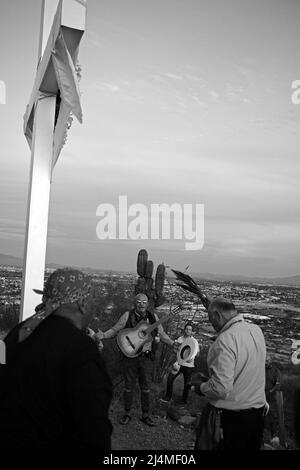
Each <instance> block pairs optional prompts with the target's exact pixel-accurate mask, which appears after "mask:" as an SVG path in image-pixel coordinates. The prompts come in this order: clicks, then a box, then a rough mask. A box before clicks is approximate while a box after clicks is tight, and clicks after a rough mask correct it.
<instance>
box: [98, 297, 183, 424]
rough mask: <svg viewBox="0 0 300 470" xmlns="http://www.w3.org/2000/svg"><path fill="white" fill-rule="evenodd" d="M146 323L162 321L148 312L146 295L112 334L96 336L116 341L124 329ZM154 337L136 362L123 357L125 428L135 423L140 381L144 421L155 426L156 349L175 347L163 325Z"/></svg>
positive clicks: (115, 326)
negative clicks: (152, 398) (152, 387)
mask: <svg viewBox="0 0 300 470" xmlns="http://www.w3.org/2000/svg"><path fill="white" fill-rule="evenodd" d="M142 320H144V321H146V322H148V323H149V324H153V323H155V322H156V321H158V316H157V315H156V314H155V313H152V312H151V311H150V310H148V297H147V296H146V295H145V294H138V295H136V297H135V299H134V307H133V309H132V310H130V311H129V312H125V313H124V314H123V315H122V316H121V318H120V319H119V321H118V322H117V323H116V324H115V325H114V326H113V327H112V328H110V329H109V330H107V331H105V332H103V331H101V330H99V331H98V332H97V333H96V336H97V337H98V339H100V340H102V339H108V338H113V337H114V336H116V335H117V334H118V332H119V331H121V330H122V329H124V328H134V327H135V326H136V325H137V324H138V323H139V322H140V321H142ZM151 334H152V340H151V341H150V342H149V343H148V342H147V343H146V344H145V346H144V349H143V352H142V354H140V355H139V356H138V357H133V358H128V357H126V356H125V355H123V358H122V359H123V371H124V380H125V390H124V405H125V413H124V415H123V416H122V417H121V419H120V424H123V425H126V424H128V423H129V422H130V421H131V408H132V401H133V390H134V387H135V383H136V380H137V379H138V381H139V385H140V389H141V407H142V421H143V422H144V423H145V424H147V426H155V423H154V421H153V419H152V418H151V416H150V382H151V372H152V368H153V363H152V362H151V359H152V360H154V354H153V350H154V348H155V342H156V341H158V340H159V339H160V340H161V341H162V342H164V343H166V344H168V345H169V346H173V345H174V341H173V340H172V339H171V338H170V337H169V336H168V335H167V333H166V332H165V331H164V329H163V327H162V326H161V324H160V325H158V327H157V328H156V329H155V330H154V331H153V332H152V333H151Z"/></svg>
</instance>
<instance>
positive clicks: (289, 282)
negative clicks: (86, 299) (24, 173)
mask: <svg viewBox="0 0 300 470" xmlns="http://www.w3.org/2000/svg"><path fill="white" fill-rule="evenodd" d="M0 266H14V267H17V268H20V267H22V266H23V261H22V259H21V258H18V257H16V256H11V255H5V254H2V253H0ZM62 267H63V265H60V264H57V263H47V268H51V269H58V268H62ZM73 267H74V268H77V269H82V270H84V271H85V272H91V273H92V272H115V270H113V269H112V270H110V269H97V268H90V267H85V268H83V267H79V266H73ZM118 272H129V271H121V270H120V271H118ZM188 274H190V275H191V276H192V277H193V278H195V279H203V280H207V281H227V282H228V281H232V282H241V283H243V282H247V283H248V282H250V283H253V284H255V283H257V284H274V285H286V286H299V287H300V275H296V276H289V277H271V278H268V277H250V276H239V275H235V274H212V273H188Z"/></svg>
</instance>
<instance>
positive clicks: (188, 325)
mask: <svg viewBox="0 0 300 470" xmlns="http://www.w3.org/2000/svg"><path fill="white" fill-rule="evenodd" d="M192 334H193V325H192V324H191V323H186V324H185V325H184V336H188V337H190V336H192Z"/></svg>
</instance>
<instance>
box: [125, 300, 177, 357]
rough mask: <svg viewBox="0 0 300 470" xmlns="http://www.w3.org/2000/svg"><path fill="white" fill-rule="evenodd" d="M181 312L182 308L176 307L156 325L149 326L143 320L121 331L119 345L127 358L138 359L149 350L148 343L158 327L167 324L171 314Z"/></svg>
mask: <svg viewBox="0 0 300 470" xmlns="http://www.w3.org/2000/svg"><path fill="white" fill-rule="evenodd" d="M180 311H181V307H180V306H178V307H175V308H174V310H172V312H171V313H170V314H168V315H166V316H165V317H164V318H161V319H160V320H157V321H156V322H155V323H152V324H149V323H148V322H147V321H145V320H141V321H140V322H139V323H138V324H137V325H136V326H135V327H134V328H125V329H124V330H121V331H119V333H118V336H117V343H118V346H119V348H120V349H121V351H122V353H123V354H124V355H125V356H126V357H130V358H133V357H138V356H139V355H140V354H142V353H143V352H145V351H146V350H147V343H151V342H152V340H153V338H152V336H151V332H152V331H153V330H155V328H157V326H158V325H160V324H161V323H163V322H165V321H166V320H167V319H168V318H169V317H170V316H171V314H174V313H178V312H180Z"/></svg>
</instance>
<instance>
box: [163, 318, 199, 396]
mask: <svg viewBox="0 0 300 470" xmlns="http://www.w3.org/2000/svg"><path fill="white" fill-rule="evenodd" d="M187 340H188V342H187ZM176 343H178V346H179V347H180V345H183V348H182V349H181V351H182V353H183V356H184V355H185V350H184V349H185V346H184V345H185V344H187V345H188V346H186V350H187V351H189V356H188V357H187V358H186V359H184V358H182V360H181V364H180V365H179V364H178V362H177V361H176V362H175V363H174V364H173V369H172V370H171V372H170V373H169V375H168V378H167V391H166V394H165V396H164V397H163V398H161V399H160V400H161V401H162V402H168V401H170V400H171V398H172V394H173V383H174V380H175V379H176V378H177V377H178V376H179V375H180V374H182V375H183V380H184V385H183V392H182V399H181V404H182V405H186V404H187V399H188V394H189V390H190V388H191V378H192V375H193V372H194V368H195V357H196V356H197V355H198V354H199V353H200V349H199V343H198V341H197V340H196V338H194V337H193V325H192V323H189V322H188V323H186V324H185V326H184V334H183V335H182V336H180V337H179V338H177V340H176Z"/></svg>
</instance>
